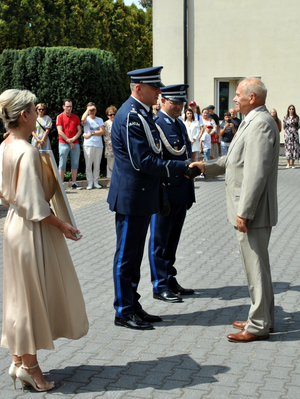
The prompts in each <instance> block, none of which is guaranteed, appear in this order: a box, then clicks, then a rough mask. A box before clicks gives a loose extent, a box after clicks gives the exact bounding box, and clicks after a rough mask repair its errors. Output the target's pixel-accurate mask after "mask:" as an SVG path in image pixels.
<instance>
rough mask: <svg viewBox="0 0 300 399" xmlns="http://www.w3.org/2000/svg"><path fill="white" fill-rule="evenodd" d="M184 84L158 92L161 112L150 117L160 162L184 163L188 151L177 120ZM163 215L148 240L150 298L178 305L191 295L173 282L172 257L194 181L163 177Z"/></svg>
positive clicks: (184, 133) (155, 220) (182, 127)
mask: <svg viewBox="0 0 300 399" xmlns="http://www.w3.org/2000/svg"><path fill="white" fill-rule="evenodd" d="M187 88H188V85H185V84H182V85H173V86H166V87H164V88H162V89H161V91H162V99H161V102H162V110H160V111H159V112H158V114H157V115H156V116H155V117H154V122H155V123H156V124H157V125H158V130H159V133H160V138H161V141H162V143H163V159H165V160H181V161H185V160H187V159H189V158H191V154H192V149H191V143H190V141H189V138H188V135H187V131H186V127H185V125H184V124H183V122H182V121H181V120H180V119H177V118H178V117H179V116H180V114H181V111H182V109H183V105H184V102H186V101H187V99H186V89H187ZM163 183H164V212H161V213H160V214H156V215H153V216H152V219H151V236H150V240H149V262H150V269H151V281H152V284H153V298H155V299H160V300H163V301H167V302H182V298H181V296H180V295H191V294H193V293H194V290H192V289H185V288H183V287H181V286H180V285H179V284H178V282H177V279H176V277H175V276H176V275H177V271H176V269H175V267H174V263H175V259H176V257H175V255H176V250H177V246H178V243H179V239H180V235H181V231H182V227H183V223H184V220H185V216H186V211H187V209H189V208H190V207H191V206H192V204H193V202H195V192H194V181H193V179H187V178H186V177H184V176H183V177H181V178H175V179H174V178H173V177H165V178H164V179H163Z"/></svg>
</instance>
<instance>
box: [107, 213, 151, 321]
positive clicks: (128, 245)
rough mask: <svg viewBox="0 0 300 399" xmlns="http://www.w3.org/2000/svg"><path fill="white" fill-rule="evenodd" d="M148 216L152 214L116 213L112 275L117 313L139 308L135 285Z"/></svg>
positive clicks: (149, 217) (131, 312) (130, 312)
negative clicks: (115, 244) (115, 245)
mask: <svg viewBox="0 0 300 399" xmlns="http://www.w3.org/2000/svg"><path fill="white" fill-rule="evenodd" d="M150 219H151V215H149V216H126V215H122V214H120V213H116V217H115V223H116V234H117V249H116V253H115V257H114V268H113V275H114V288H115V300H114V308H115V311H116V316H117V317H121V318H125V317H129V316H132V315H133V314H135V312H136V310H138V309H141V305H140V303H139V301H138V300H139V298H140V295H139V294H138V293H137V287H138V284H139V281H140V267H141V262H142V258H143V253H144V246H145V240H146V234H147V230H148V226H149V223H150Z"/></svg>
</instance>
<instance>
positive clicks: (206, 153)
mask: <svg viewBox="0 0 300 399" xmlns="http://www.w3.org/2000/svg"><path fill="white" fill-rule="evenodd" d="M203 155H204V161H209V160H210V148H207V149H206V150H203Z"/></svg>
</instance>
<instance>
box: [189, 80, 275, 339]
mask: <svg viewBox="0 0 300 399" xmlns="http://www.w3.org/2000/svg"><path fill="white" fill-rule="evenodd" d="M266 95H267V89H266V87H265V85H264V84H263V83H262V82H261V80H259V79H256V78H250V79H245V80H243V81H242V82H241V83H240V84H239V86H238V88H237V90H236V96H235V97H234V99H233V101H234V102H235V103H236V109H237V111H239V112H241V113H242V114H244V115H245V119H244V121H243V122H242V123H241V125H240V127H239V130H238V131H237V133H236V135H235V136H234V139H233V140H232V143H231V145H230V147H229V150H228V154H227V156H226V157H222V158H219V159H218V160H216V161H209V162H205V164H204V163H202V162H197V163H196V162H195V163H193V164H191V165H190V167H193V166H198V168H199V169H200V170H201V172H203V173H205V176H206V178H207V179H209V178H211V177H213V176H217V175H220V174H223V173H224V172H226V177H225V186H226V199H227V212H228V220H229V222H230V223H231V224H232V225H233V226H234V227H235V229H236V236H237V239H238V242H239V247H240V254H241V258H242V263H243V266H244V270H245V274H246V278H247V282H248V288H249V293H250V297H251V302H252V304H251V307H250V311H249V316H248V320H247V321H236V322H234V323H233V327H235V328H237V329H240V330H241V331H240V332H238V333H236V334H229V335H228V336H227V338H228V340H229V341H232V342H250V341H255V340H259V339H267V338H269V332H273V331H274V295H273V288H272V280H271V271H270V263H269V253H268V245H269V240H270V236H271V229H272V226H275V225H276V223H277V174H278V156H279V134H278V130H276V124H275V123H274V120H273V118H272V117H271V116H270V114H269V112H268V110H267V109H266V107H265V105H264V104H265V100H266Z"/></svg>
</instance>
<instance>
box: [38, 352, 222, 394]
mask: <svg viewBox="0 0 300 399" xmlns="http://www.w3.org/2000/svg"><path fill="white" fill-rule="evenodd" d="M229 370H230V368H229V367H225V366H222V365H205V366H201V365H200V364H198V363H197V362H195V361H194V360H193V359H192V358H191V357H190V356H189V355H187V354H179V355H176V356H167V357H163V358H158V359H157V360H152V361H149V360H146V361H135V362H128V363H127V364H126V365H123V366H118V365H117V366H114V365H112V366H95V365H91V366H89V365H80V366H78V367H65V368H64V369H58V370H50V372H49V373H48V375H45V377H46V379H47V380H48V381H52V380H53V381H55V385H56V387H55V389H54V390H53V393H56V392H59V393H62V394H66V395H67V394H72V393H77V394H79V393H87V392H103V391H119V390H129V391H131V390H135V389H141V390H142V389H146V388H149V387H150V388H154V389H156V390H162V391H169V390H172V389H181V388H185V387H193V386H197V385H199V384H210V383H214V382H217V381H218V380H217V378H216V377H217V376H218V374H221V373H226V372H228V371H229ZM51 392H52V391H51Z"/></svg>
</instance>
